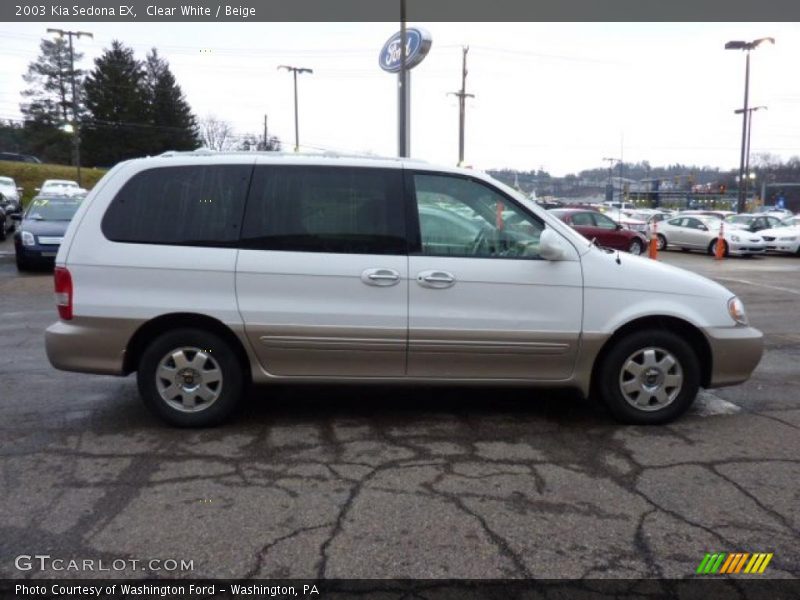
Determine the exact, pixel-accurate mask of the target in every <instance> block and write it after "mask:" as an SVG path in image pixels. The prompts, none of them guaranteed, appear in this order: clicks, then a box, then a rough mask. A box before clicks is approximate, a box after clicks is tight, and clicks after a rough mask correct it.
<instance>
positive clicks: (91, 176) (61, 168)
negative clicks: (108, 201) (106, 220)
mask: <svg viewBox="0 0 800 600" xmlns="http://www.w3.org/2000/svg"><path fill="white" fill-rule="evenodd" d="M105 172H106V169H81V178H82V179H83V182H82V183H83V187H85V188H86V189H87V190H90V189H92V187H93V186H94V184H95V183H97V181H98V180H99V179H100V178H101V177H102V176H103V175H104V174H105ZM0 175H2V176H4V177H13V178H14V181H16V182H17V185H18V186H21V187H23V188H25V189H24V191H23V195H22V201H23V203H24V204H27V203H28V202H29V201H30V199H31V198H33V196H34V195H35V194H36V188H37V187H40V186H41V185H42V182H44V180H45V179H72V180H75V179H76V172H75V167H70V166H66V165H46V164H44V165H43V164H36V163H23V162H9V161H0Z"/></svg>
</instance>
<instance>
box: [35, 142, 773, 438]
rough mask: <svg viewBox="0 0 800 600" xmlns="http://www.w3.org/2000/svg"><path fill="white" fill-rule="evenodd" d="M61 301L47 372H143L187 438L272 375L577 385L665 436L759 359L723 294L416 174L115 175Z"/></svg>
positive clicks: (224, 164) (275, 162)
mask: <svg viewBox="0 0 800 600" xmlns="http://www.w3.org/2000/svg"><path fill="white" fill-rule="evenodd" d="M55 287H56V301H57V304H58V312H59V317H60V319H59V320H58V322H56V323H55V324H53V325H52V326H50V327H49V328H48V330H47V334H46V340H47V354H48V357H49V359H50V362H51V363H52V364H53V366H55V367H56V368H58V369H64V370H68V371H80V372H86V373H102V374H113V375H127V374H129V373H132V372H134V371H135V372H136V373H137V378H138V386H139V391H140V393H141V396H142V398H143V400H144V402H145V403H146V404H147V406H149V407H150V408H151V409H152V410H153V411H155V412H156V413H157V414H158V415H160V416H161V417H162V418H163V419H165V420H166V421H168V422H169V423H172V424H175V425H182V426H206V425H212V424H216V423H219V422H221V421H223V420H224V419H225V418H226V417H227V416H228V415H229V414H230V413H231V411H232V410H233V408H234V407H235V406H236V404H237V402H238V401H239V399H240V398H241V397H242V396H243V393H244V391H245V389H246V387H247V386H248V385H249V384H250V383H255V384H266V383H270V382H283V383H285V382H349V383H366V382H377V383H384V384H385V383H409V382H412V383H435V382H445V383H458V384H492V385H525V386H531V387H534V386H541V387H549V388H553V387H570V388H575V389H578V390H580V391H581V392H582V393H583V394H590V393H591V394H592V395H593V396H595V397H597V398H598V399H600V400H602V401H603V402H604V403H605V404H606V405H607V406H608V408H609V410H610V411H611V413H612V414H613V415H614V416H615V417H616V418H618V419H619V420H621V421H624V422H628V423H643V424H646V423H663V422H666V421H669V420H671V419H674V418H675V417H677V416H678V415H680V414H682V413H683V412H684V411H685V410H686V409H687V408H688V407H689V405H690V404H691V403H692V402H693V400H694V398H695V396H696V395H697V391H698V388H699V387H705V388H709V387H718V386H725V385H731V384H735V383H739V382H742V381H744V380H746V379H747V378H748V377H749V376H750V373H751V372H752V371H753V369H754V368H755V367H756V365H757V364H758V362H759V360H760V357H761V352H762V335H761V333H760V332H759V331H757V330H755V329H753V328H751V327H749V326H748V322H747V317H746V315H745V311H744V307H743V306H742V303H741V302H740V301H739V299H738V298H736V297H735V296H734V295H733V294H732V293H731V292H730V291H728V290H727V289H725V288H724V287H722V286H721V285H718V284H717V283H714V282H713V281H710V280H708V279H706V278H703V277H700V276H699V275H695V274H693V273H690V272H687V271H684V270H682V269H678V268H674V267H670V266H667V265H664V264H661V263H659V262H656V261H652V260H647V259H644V258H640V257H636V256H630V255H623V256H619V255H617V254H612V253H609V252H607V251H604V250H602V249H599V248H597V247H595V246H594V245H593V244H591V243H590V242H589V241H588V240H587V239H586V238H584V237H582V236H581V235H580V234H578V233H577V232H575V231H574V230H573V229H571V228H570V227H569V226H567V225H565V224H564V223H562V222H561V221H559V220H558V219H557V218H555V217H553V216H551V215H548V214H547V213H546V212H545V211H544V210H542V209H541V208H539V207H538V206H536V205H535V204H533V203H531V202H530V201H528V200H527V199H525V198H523V197H521V196H520V195H519V194H517V193H516V192H514V191H513V190H512V189H510V188H508V187H506V186H504V185H502V184H500V183H498V182H497V181H495V180H493V179H492V178H491V177H488V176H486V175H482V174H480V173H477V172H473V171H467V170H461V169H451V168H444V167H433V166H430V165H427V164H425V163H421V162H416V161H411V160H381V159H360V158H346V157H330V156H316V157H315V156H302V155H299V156H285V155H280V154H270V153H264V154H238V155H237V154H230V155H225V154H200V153H185V154H181V153H169V154H168V155H164V156H159V157H152V158H144V159H137V160H131V161H128V162H124V163H121V164H119V165H117V166H116V167H114V168H113V169H112V170H111V171H110V172H109V173H107V174H106V175H105V177H103V179H102V180H101V181H100V182H99V183H98V184H97V185H96V186H95V188H94V190H92V192H91V193H90V194H89V196H88V197H87V198H86V200H84V202H83V204H82V206H81V207H80V209H79V210H78V213H77V214H76V215H75V217H74V219H73V221H72V223H71V224H70V227H69V229H68V231H67V233H66V236H65V238H64V241H63V243H62V244H61V247H60V249H59V252H58V256H57V258H56V271H55Z"/></svg>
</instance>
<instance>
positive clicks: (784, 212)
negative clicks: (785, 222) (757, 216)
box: [758, 205, 792, 219]
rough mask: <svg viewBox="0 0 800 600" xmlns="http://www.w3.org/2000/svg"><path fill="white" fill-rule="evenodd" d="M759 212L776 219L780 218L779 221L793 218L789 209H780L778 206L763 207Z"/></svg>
mask: <svg viewBox="0 0 800 600" xmlns="http://www.w3.org/2000/svg"><path fill="white" fill-rule="evenodd" d="M758 212H759V213H764V214H768V215H772V216H774V217H778V218H779V219H785V218H786V217H791V216H792V211H790V210H789V209H788V208H778V207H777V206H771V205H766V206H762V207H761V208H759V209H758Z"/></svg>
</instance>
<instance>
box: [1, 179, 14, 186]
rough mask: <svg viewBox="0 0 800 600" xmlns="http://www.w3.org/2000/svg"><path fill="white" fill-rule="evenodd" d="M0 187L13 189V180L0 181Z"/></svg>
mask: <svg viewBox="0 0 800 600" xmlns="http://www.w3.org/2000/svg"><path fill="white" fill-rule="evenodd" d="M0 187H14V180H13V179H6V178H2V179H0Z"/></svg>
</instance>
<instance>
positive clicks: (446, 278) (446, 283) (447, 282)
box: [417, 270, 456, 289]
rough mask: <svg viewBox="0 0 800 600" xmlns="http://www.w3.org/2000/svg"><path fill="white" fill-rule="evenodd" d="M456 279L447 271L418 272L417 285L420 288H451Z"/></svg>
mask: <svg viewBox="0 0 800 600" xmlns="http://www.w3.org/2000/svg"><path fill="white" fill-rule="evenodd" d="M455 282H456V278H455V276H454V275H453V274H452V273H448V272H447V271H435V270H431V271H420V272H419V273H418V274H417V283H418V284H420V285H421V286H422V287H427V288H434V289H442V288H449V287H451V286H453V285H454V284H455Z"/></svg>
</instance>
